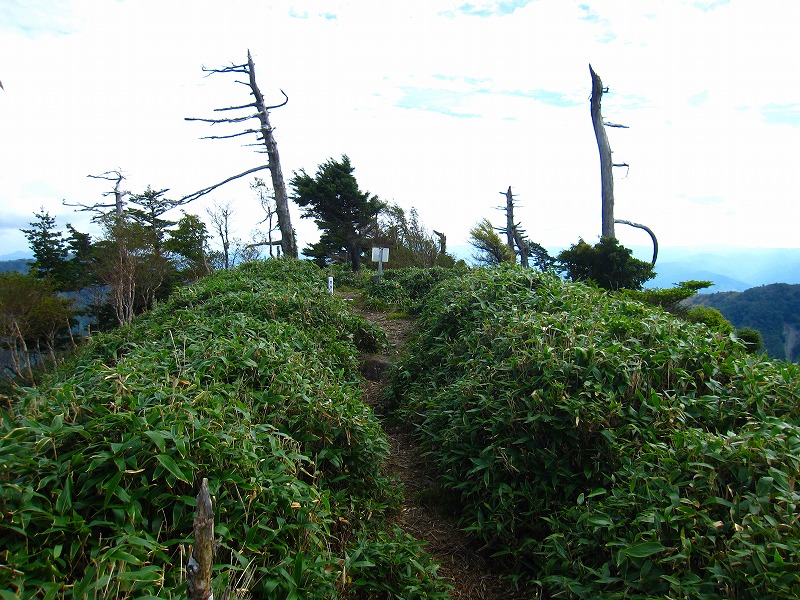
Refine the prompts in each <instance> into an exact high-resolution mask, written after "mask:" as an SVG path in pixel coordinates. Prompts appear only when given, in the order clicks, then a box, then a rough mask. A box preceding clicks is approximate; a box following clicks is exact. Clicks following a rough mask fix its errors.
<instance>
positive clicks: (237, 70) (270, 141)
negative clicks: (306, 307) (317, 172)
mask: <svg viewBox="0 0 800 600" xmlns="http://www.w3.org/2000/svg"><path fill="white" fill-rule="evenodd" d="M203 71H204V72H206V73H207V74H208V75H207V76H209V75H213V74H215V73H233V74H241V75H245V76H246V78H247V81H240V80H237V83H241V84H243V85H246V86H248V87H249V88H250V94H251V95H252V96H253V101H252V102H249V103H247V104H242V105H240V106H228V107H224V108H215V109H214V112H226V111H242V110H245V111H250V114H246V115H244V116H237V117H224V118H219V119H199V118H194V117H186V120H187V121H202V122H204V123H210V124H211V125H212V126H213V125H218V124H221V123H227V124H231V123H245V122H247V121H250V120H251V119H256V120H257V121H258V123H257V124H255V125H253V126H249V127H247V128H246V129H244V130H243V131H239V132H237V133H232V134H227V135H209V136H205V137H203V138H201V139H206V140H219V139H228V138H235V137H240V136H246V135H255V136H256V138H257V140H258V143H256V144H248V145H250V146H261V145H262V144H263V146H264V149H263V150H261V151H260V152H263V153H266V154H267V158H268V163H267V164H265V165H261V166H258V167H253V168H252V169H248V170H247V171H244V172H243V173H239V174H238V175H233V176H232V177H228V178H227V179H225V180H224V181H221V182H219V183H216V184H214V185H211V186H209V187H207V188H203V189H202V190H199V191H197V192H194V193H193V194H189V195H188V196H185V197H184V198H183V199H182V200H183V201H186V202H189V201H191V200H195V199H197V198H200V197H201V196H205V195H206V194H208V193H209V192H212V191H214V190H215V189H217V188H218V187H221V186H223V185H225V184H226V183H228V182H231V181H233V180H235V179H239V178H240V177H245V176H246V175H250V174H251V173H255V172H257V171H261V170H264V169H269V171H270V175H271V177H272V187H273V190H274V191H275V211H276V214H277V216H278V227H279V229H280V231H281V242H280V244H281V250H283V254H284V255H286V256H291V257H294V258H297V243H296V241H295V235H294V229H292V221H291V217H290V215H289V195H288V194H287V192H286V183H285V181H284V179H283V171H282V170H281V160H280V156H279V154H278V144H277V142H276V141H275V136H274V135H273V127H272V125H271V124H270V122H269V111H270V110H272V109H274V108H280V107H281V106H284V105H286V103H287V102H288V101H289V97H288V96H287V95H286V94H285V93H284V91H283V90H281V94H283V97H284V100H283V102H281V103H280V104H276V105H274V106H267V104H266V102H265V100H264V95H263V94H262V93H261V90H260V89H259V87H258V84H257V83H256V69H255V65H254V64H253V58H252V56H251V55H250V50H248V51H247V62H246V63H245V64H241V65H231V66H229V67H222V68H220V69H206V68H205V67H203ZM239 114H241V113H239Z"/></svg>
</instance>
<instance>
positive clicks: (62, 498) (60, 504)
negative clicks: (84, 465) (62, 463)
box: [56, 473, 72, 515]
mask: <svg viewBox="0 0 800 600" xmlns="http://www.w3.org/2000/svg"><path fill="white" fill-rule="evenodd" d="M71 508H72V473H70V474H69V475H67V480H66V481H65V482H64V488H63V489H62V490H61V493H60V494H59V495H58V500H56V511H57V512H59V513H60V514H62V515H63V514H64V513H65V512H66V511H68V510H70V509H71Z"/></svg>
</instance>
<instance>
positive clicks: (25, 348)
mask: <svg viewBox="0 0 800 600" xmlns="http://www.w3.org/2000/svg"><path fill="white" fill-rule="evenodd" d="M13 325H14V329H15V330H16V332H15V333H16V337H17V339H19V343H20V344H21V345H22V352H23V356H24V357H25V370H26V371H27V372H28V380H29V381H30V382H31V385H35V382H34V380H33V369H32V368H31V353H30V352H28V344H26V343H25V337H24V336H23V335H22V331H20V328H19V323H17V321H16V319H14V321H13ZM19 374H20V375H22V373H21V372H20V373H19Z"/></svg>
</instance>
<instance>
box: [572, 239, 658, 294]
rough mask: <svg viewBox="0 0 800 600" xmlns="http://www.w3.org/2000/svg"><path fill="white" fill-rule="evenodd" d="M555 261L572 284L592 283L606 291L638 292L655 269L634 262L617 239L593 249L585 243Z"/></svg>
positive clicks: (580, 242) (639, 261) (640, 262)
mask: <svg viewBox="0 0 800 600" xmlns="http://www.w3.org/2000/svg"><path fill="white" fill-rule="evenodd" d="M556 261H557V262H558V263H560V265H561V269H562V270H563V271H564V272H566V274H567V277H569V278H570V279H571V280H572V281H591V282H593V283H594V284H595V285H597V286H599V287H601V288H603V289H606V290H619V289H624V288H629V289H633V290H639V289H641V287H642V284H644V282H645V281H647V280H648V279H652V278H653V277H655V273H654V272H653V266H652V265H651V264H650V263H646V262H644V261H642V260H639V259H638V258H633V256H632V252H631V250H630V249H629V248H626V247H625V246H623V245H621V244H620V243H619V241H617V239H616V238H607V237H604V238H601V239H600V241H599V242H597V243H596V244H595V245H594V246H590V245H589V244H587V243H586V242H584V241H583V240H580V241H579V242H578V243H577V244H573V245H572V246H570V247H569V248H568V249H566V250H563V251H562V252H561V253H560V254H559V255H558V256H557V257H556Z"/></svg>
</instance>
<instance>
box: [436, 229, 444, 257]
mask: <svg viewBox="0 0 800 600" xmlns="http://www.w3.org/2000/svg"><path fill="white" fill-rule="evenodd" d="M433 233H435V234H436V236H437V237H438V238H439V254H441V255H444V254H446V253H447V236H446V235H445V234H443V233H441V232H439V231H436V230H435V229H434V230H433Z"/></svg>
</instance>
